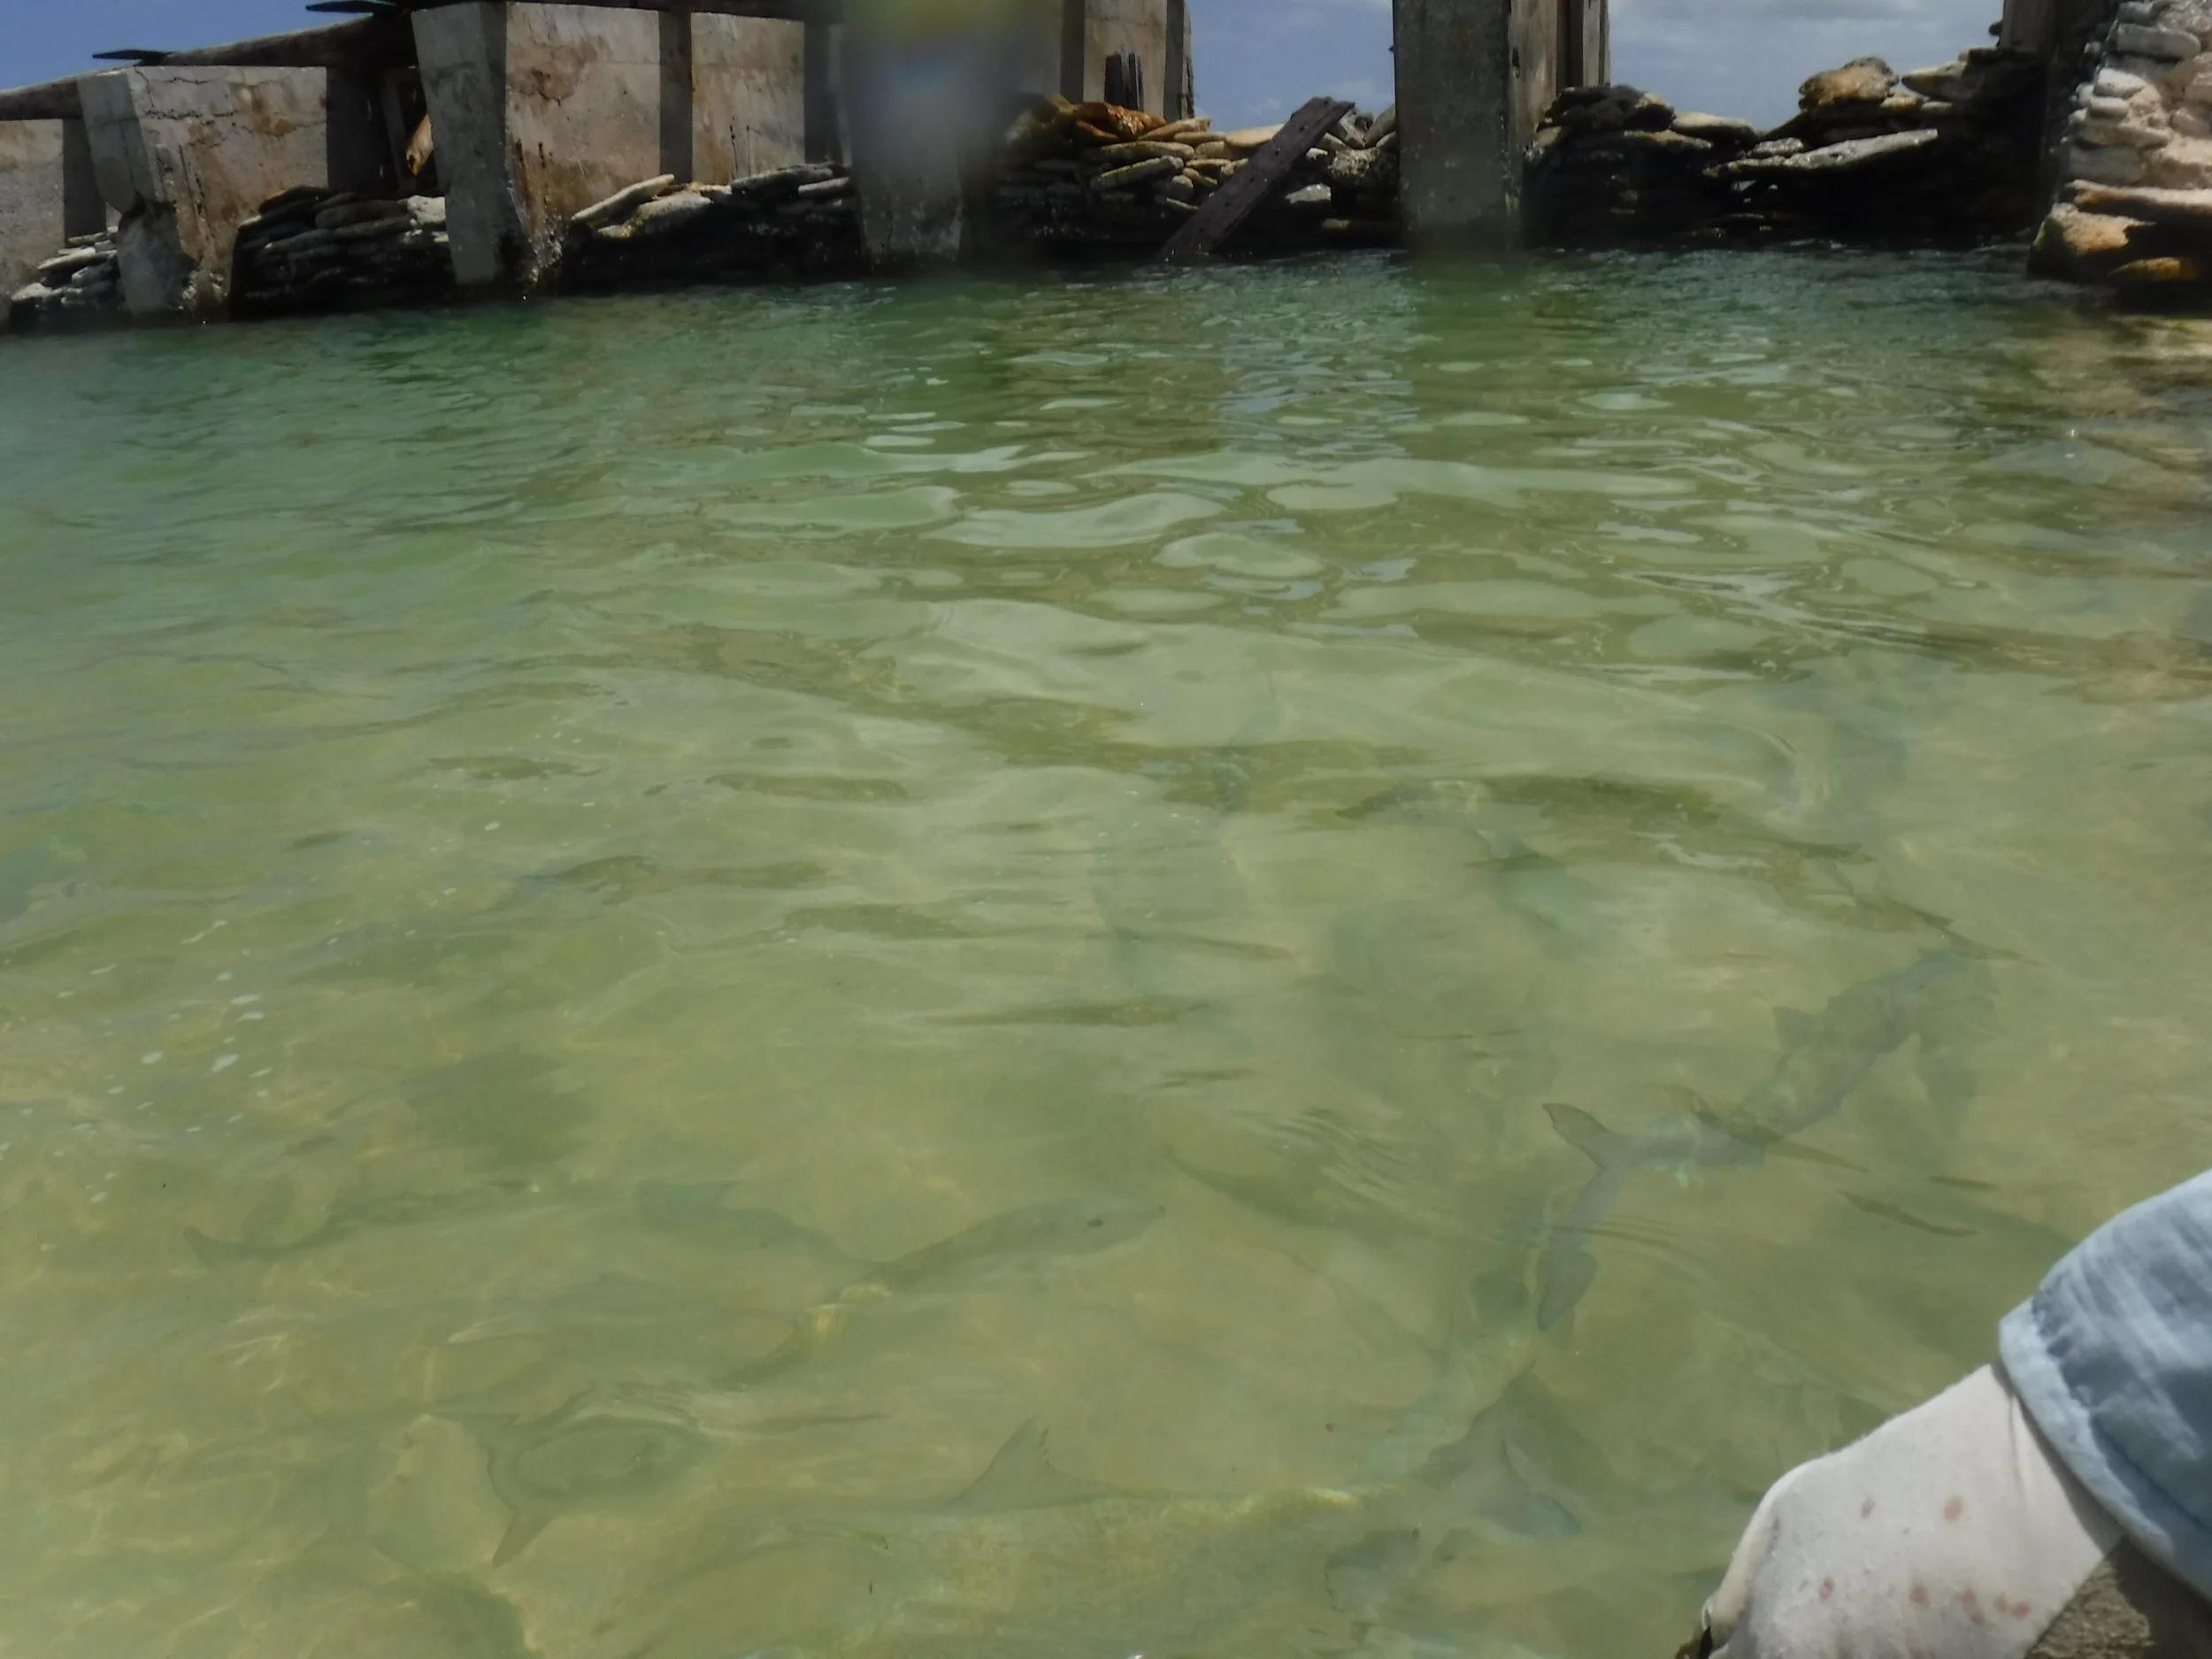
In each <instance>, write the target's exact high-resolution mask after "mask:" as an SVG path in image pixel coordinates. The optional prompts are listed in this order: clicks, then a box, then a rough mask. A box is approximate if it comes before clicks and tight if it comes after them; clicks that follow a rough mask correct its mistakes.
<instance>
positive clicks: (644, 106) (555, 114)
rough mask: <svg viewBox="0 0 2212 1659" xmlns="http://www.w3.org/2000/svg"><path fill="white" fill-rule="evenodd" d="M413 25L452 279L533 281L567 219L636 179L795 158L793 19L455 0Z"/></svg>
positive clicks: (799, 52) (800, 88) (797, 39)
mask: <svg viewBox="0 0 2212 1659" xmlns="http://www.w3.org/2000/svg"><path fill="white" fill-rule="evenodd" d="M414 30H415V43H416V49H417V51H418V53H419V56H420V58H421V61H422V78H423V89H424V92H425V94H426V96H427V98H428V100H429V104H430V113H431V124H432V127H433V128H434V130H435V132H436V133H437V134H438V160H439V164H440V173H441V176H442V179H443V180H444V182H445V186H446V223H447V227H448V230H447V234H448V235H449V237H450V238H451V241H452V247H453V268H454V275H455V278H456V279H457V280H458V281H459V282H460V283H461V285H462V286H463V287H465V288H488V287H495V286H502V285H505V284H510V283H518V284H521V285H522V286H524V287H534V286H537V285H539V284H541V283H543V282H544V281H546V280H549V278H550V277H551V276H552V274H553V273H554V271H555V268H556V267H557V265H558V263H559V259H560V251H561V239H562V235H563V233H564V231H565V227H566V226H567V223H568V220H569V219H570V217H571V216H572V215H573V214H575V213H578V212H580V211H582V210H583V209H585V208H587V207H589V206H590V205H591V204H593V203H595V202H598V201H603V200H604V199H605V198H606V197H608V196H612V195H613V194H614V193H615V192H616V191H617V190H620V189H625V188H628V187H629V186H631V185H633V184H635V183H637V182H638V181H639V180H643V179H649V178H652V177H654V176H656V175H657V174H659V173H674V174H675V175H676V176H677V177H678V178H679V179H681V180H685V181H687V182H691V181H696V182H700V183H704V184H726V183H729V182H730V181H731V180H734V179H740V178H744V177H748V176H749V175H750V174H753V173H766V172H770V171H772V170H773V169H775V168H778V167H786V166H792V165H796V164H797V163H799V162H801V161H803V160H804V159H805V157H806V148H807V115H808V104H807V84H806V41H807V33H808V31H807V26H806V25H805V24H803V23H798V22H792V21H787V20H783V19H769V18H744V17H725V16H721V15H719V14H713V13H703V14H692V13H687V12H642V11H632V10H626V9H622V8H617V7H611V6H603V5H565V4H534V3H530V0H465V4H459V5H447V6H440V7H436V8H434V9H432V10H428V11H423V12H416V13H415V14H414Z"/></svg>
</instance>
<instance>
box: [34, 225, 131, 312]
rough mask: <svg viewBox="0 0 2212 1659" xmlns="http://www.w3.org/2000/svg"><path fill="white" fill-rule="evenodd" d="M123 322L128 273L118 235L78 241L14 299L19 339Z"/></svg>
mask: <svg viewBox="0 0 2212 1659" xmlns="http://www.w3.org/2000/svg"><path fill="white" fill-rule="evenodd" d="M123 319H124V311H123V272H122V265H121V262H120V260H119V257H118V256H117V253H116V246H115V233H114V232H113V231H101V232H99V233H97V234H94V235H90V236H74V237H72V238H71V239H70V241H69V242H68V245H67V246H66V247H65V248H64V249H63V250H62V251H61V252H60V253H58V254H56V255H55V256H54V257H52V258H51V259H49V260H48V261H47V262H46V263H45V264H44V265H41V266H39V268H38V274H37V276H36V277H35V278H34V279H33V280H31V281H30V282H28V283H27V284H25V285H24V286H23V287H22V288H18V289H17V290H16V291H15V293H14V294H12V296H9V299H8V313H7V324H8V326H9V327H10V328H12V329H13V330H15V331H16V332H17V333H19V334H24V333H28V332H30V331H31V330H33V329H37V328H56V327H64V328H66V327H81V326H87V325H90V324H98V323H103V322H120V321H122V320H123Z"/></svg>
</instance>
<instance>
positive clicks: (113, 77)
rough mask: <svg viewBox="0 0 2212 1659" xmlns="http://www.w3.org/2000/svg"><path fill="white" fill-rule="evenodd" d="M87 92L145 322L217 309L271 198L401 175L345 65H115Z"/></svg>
mask: <svg viewBox="0 0 2212 1659" xmlns="http://www.w3.org/2000/svg"><path fill="white" fill-rule="evenodd" d="M78 89H79V94H80V96H81V98H82V101H83V104H84V116H85V134H86V138H87V140H88V147H89V149H90V151H91V161H92V166H93V171H94V173H95V174H96V177H97V179H98V181H99V189H100V194H101V196H103V197H104V199H105V201H106V204H107V205H108V206H109V207H111V208H113V209H114V210H115V211H116V212H117V213H118V214H119V215H120V216H121V219H122V223H121V225H120V227H119V230H118V233H117V247H118V251H119V256H120V263H121V266H122V276H123V299H124V303H125V304H126V305H127V307H128V308H129V309H130V311H132V312H133V313H134V314H135V315H138V316H152V315H158V314H162V313H177V314H180V315H184V316H189V317H206V316H211V315H214V314H216V313H218V312H219V311H221V310H222V308H223V306H224V304H225V303H226V302H227V300H228V298H229V296H230V275H231V253H232V250H233V247H234V243H235V242H236V240H237V234H238V227H239V226H240V225H242V224H243V223H244V222H245V221H246V220H247V219H250V218H252V217H253V215H254V213H255V211H257V209H258V208H259V206H260V204H262V203H263V202H265V201H266V200H268V199H269V197H271V196H277V195H280V194H281V193H283V192H284V191H286V190H289V189H293V188H298V187H301V186H313V187H315V188H321V189H336V190H376V189H381V188H388V187H389V184H390V182H391V180H390V177H389V174H390V165H391V164H390V157H389V155H388V150H387V146H386V144H385V141H384V130H383V117H382V113H381V111H380V108H379V105H378V99H377V93H376V88H374V87H373V85H372V84H369V83H367V82H365V81H359V80H357V79H355V78H353V77H351V76H348V75H343V74H340V73H337V72H335V71H332V70H327V69H261V68H252V69H249V68H231V69H224V68H199V67H189V68H175V67H168V68H148V69H118V70H112V71H110V72H109V73H105V74H97V75H88V76H86V77H85V78H84V79H83V80H82V81H80V82H79V83H78Z"/></svg>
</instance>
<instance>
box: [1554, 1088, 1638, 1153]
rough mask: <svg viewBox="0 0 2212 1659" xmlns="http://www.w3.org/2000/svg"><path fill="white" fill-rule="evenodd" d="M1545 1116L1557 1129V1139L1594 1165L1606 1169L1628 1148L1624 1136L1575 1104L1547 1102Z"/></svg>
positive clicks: (1627, 1142) (1626, 1139)
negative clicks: (1564, 1104)
mask: <svg viewBox="0 0 2212 1659" xmlns="http://www.w3.org/2000/svg"><path fill="white" fill-rule="evenodd" d="M1544 1111H1545V1115H1546V1116H1548V1118H1550V1119H1551V1126H1552V1127H1553V1128H1554V1129H1556V1130H1557V1131H1558V1132H1559V1138H1560V1139H1561V1140H1562V1141H1565V1142H1566V1143H1567V1144H1568V1145H1569V1146H1571V1147H1572V1148H1574V1149H1575V1150H1576V1151H1578V1152H1579V1153H1580V1154H1582V1156H1584V1157H1586V1158H1587V1159H1589V1160H1590V1162H1591V1163H1593V1164H1596V1165H1597V1166H1598V1168H1600V1169H1601V1170H1609V1169H1611V1168H1612V1167H1613V1166H1614V1165H1615V1164H1618V1163H1619V1162H1620V1161H1621V1160H1622V1158H1623V1157H1624V1156H1627V1154H1628V1151H1629V1141H1628V1137H1627V1136H1625V1135H1617V1134H1615V1133H1613V1132H1612V1131H1611V1130H1610V1129H1608V1128H1607V1127H1606V1126H1605V1125H1603V1124H1601V1123H1600V1122H1599V1121H1598V1120H1597V1119H1596V1118H1593V1117H1591V1116H1590V1114H1589V1113H1588V1112H1586V1111H1584V1110H1582V1109H1581V1108H1580V1107H1579V1106H1563V1105H1561V1104H1560V1103H1559V1102H1556V1101H1552V1102H1548V1103H1547V1104H1546V1105H1545V1107H1544Z"/></svg>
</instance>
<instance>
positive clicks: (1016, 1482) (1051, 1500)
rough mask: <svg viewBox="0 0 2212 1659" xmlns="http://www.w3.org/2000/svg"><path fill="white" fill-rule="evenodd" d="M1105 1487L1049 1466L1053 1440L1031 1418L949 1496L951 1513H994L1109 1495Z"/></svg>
mask: <svg viewBox="0 0 2212 1659" xmlns="http://www.w3.org/2000/svg"><path fill="white" fill-rule="evenodd" d="M1108 1493H1109V1488H1107V1487H1105V1486H1094V1485H1093V1484H1091V1483H1090V1482H1088V1481H1085V1480H1080V1479H1076V1478H1075V1477H1073V1476H1071V1475H1064V1474H1062V1473H1061V1472H1060V1471H1059V1470H1057V1469H1056V1468H1055V1467H1053V1463H1052V1443H1051V1440H1050V1437H1049V1436H1048V1435H1047V1434H1046V1432H1045V1431H1044V1429H1043V1427H1042V1426H1041V1425H1040V1424H1039V1423H1038V1421H1037V1419H1036V1418H1034V1417H1032V1418H1030V1420H1029V1421H1028V1422H1026V1423H1025V1424H1023V1425H1021V1427H1019V1428H1018V1429H1016V1430H1015V1431H1014V1433H1013V1437H1012V1438H1011V1439H1010V1440H1008V1441H1007V1442H1006V1444H1005V1445H1004V1446H1002V1447H1001V1448H999V1454H998V1455H997V1456H996V1457H994V1458H993V1459H992V1460H991V1466H990V1467H989V1468H988V1469H987V1470H985V1471H983V1474H982V1478H981V1479H979V1480H978V1481H977V1482H976V1483H975V1485H973V1486H970V1487H969V1488H968V1489H967V1490H966V1491H965V1492H964V1493H962V1494H960V1495H959V1496H958V1497H957V1498H956V1499H954V1500H953V1503H952V1508H953V1509H954V1511H955V1512H956V1513H967V1514H978V1513H995V1512H999V1511H1002V1510H1008V1509H1056V1508H1058V1507H1059V1506H1061V1505H1063V1504H1071V1503H1081V1502H1085V1501H1086V1500H1088V1499H1092V1498H1102V1497H1105V1496H1107V1495H1108Z"/></svg>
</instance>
